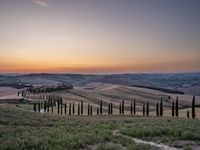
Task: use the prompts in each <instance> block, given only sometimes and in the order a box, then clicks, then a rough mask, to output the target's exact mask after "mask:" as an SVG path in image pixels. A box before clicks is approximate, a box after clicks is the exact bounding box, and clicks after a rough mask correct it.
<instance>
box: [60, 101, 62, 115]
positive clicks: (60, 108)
mask: <svg viewBox="0 0 200 150" xmlns="http://www.w3.org/2000/svg"><path fill="white" fill-rule="evenodd" d="M60 103H61V104H60V113H61V115H62V113H63V105H62V102H60Z"/></svg>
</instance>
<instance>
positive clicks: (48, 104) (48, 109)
mask: <svg viewBox="0 0 200 150" xmlns="http://www.w3.org/2000/svg"><path fill="white" fill-rule="evenodd" d="M47 112H49V101H47Z"/></svg>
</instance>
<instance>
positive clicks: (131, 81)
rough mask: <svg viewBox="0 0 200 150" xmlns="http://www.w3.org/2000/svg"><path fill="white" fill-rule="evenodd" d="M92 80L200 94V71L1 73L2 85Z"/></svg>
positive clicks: (76, 84)
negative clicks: (86, 73)
mask: <svg viewBox="0 0 200 150" xmlns="http://www.w3.org/2000/svg"><path fill="white" fill-rule="evenodd" d="M91 82H101V83H112V84H120V85H127V86H133V85H137V86H138V85H139V86H147V87H156V88H167V89H173V90H179V91H183V92H184V93H187V94H196V95H200V73H169V74H139V73H138V74H109V75H82V74H46V73H44V74H22V75H13V74H12V75H8V74H7V75H0V85H1V86H15V85H18V84H59V83H70V84H73V85H74V86H85V85H86V84H88V83H91Z"/></svg>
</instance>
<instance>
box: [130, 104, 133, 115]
mask: <svg viewBox="0 0 200 150" xmlns="http://www.w3.org/2000/svg"><path fill="white" fill-rule="evenodd" d="M130 112H131V115H132V114H133V104H132V102H131V110H130Z"/></svg>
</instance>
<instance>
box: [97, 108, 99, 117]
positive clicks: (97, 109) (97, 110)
mask: <svg viewBox="0 0 200 150" xmlns="http://www.w3.org/2000/svg"><path fill="white" fill-rule="evenodd" d="M97 115H99V108H98V107H97Z"/></svg>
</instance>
